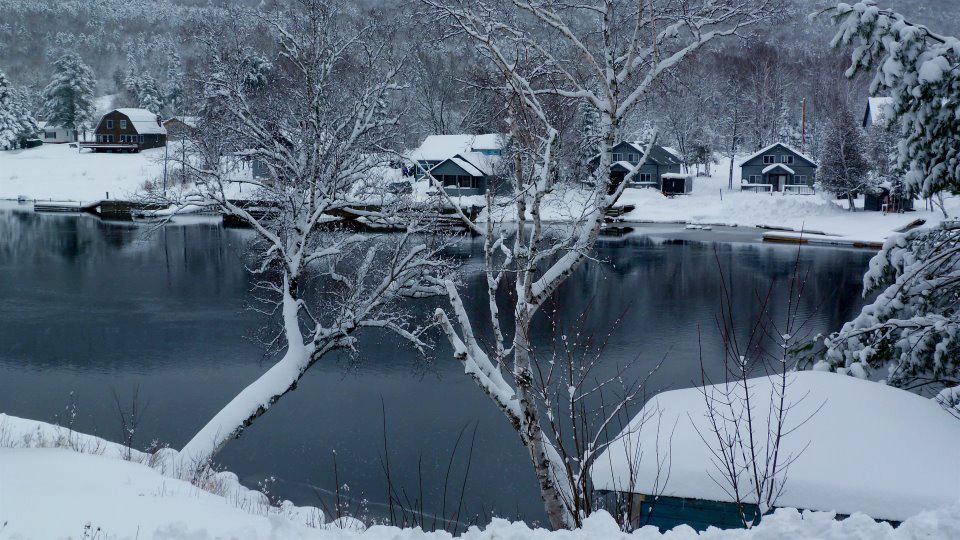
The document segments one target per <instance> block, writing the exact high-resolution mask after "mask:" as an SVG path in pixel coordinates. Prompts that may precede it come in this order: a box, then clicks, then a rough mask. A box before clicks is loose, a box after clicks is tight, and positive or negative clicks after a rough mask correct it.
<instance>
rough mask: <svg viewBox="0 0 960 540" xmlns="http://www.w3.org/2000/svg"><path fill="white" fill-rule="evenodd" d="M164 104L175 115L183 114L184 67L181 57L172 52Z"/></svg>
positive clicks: (168, 64)
mask: <svg viewBox="0 0 960 540" xmlns="http://www.w3.org/2000/svg"><path fill="white" fill-rule="evenodd" d="M166 78H167V80H166V86H165V88H164V102H165V103H166V105H167V109H169V110H170V112H172V113H173V114H182V113H183V66H182V64H181V61H180V55H178V54H177V53H176V52H173V51H171V52H170V54H169V55H168V57H167V73H166Z"/></svg>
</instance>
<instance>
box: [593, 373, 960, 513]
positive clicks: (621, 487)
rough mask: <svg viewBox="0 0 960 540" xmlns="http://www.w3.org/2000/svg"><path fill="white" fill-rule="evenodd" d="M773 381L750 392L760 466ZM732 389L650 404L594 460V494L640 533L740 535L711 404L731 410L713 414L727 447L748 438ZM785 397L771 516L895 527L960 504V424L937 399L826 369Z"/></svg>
mask: <svg viewBox="0 0 960 540" xmlns="http://www.w3.org/2000/svg"><path fill="white" fill-rule="evenodd" d="M773 380H774V379H772V378H768V377H760V378H756V379H750V380H749V382H748V385H747V386H748V387H749V388H750V398H751V407H750V410H752V411H753V426H754V440H757V441H761V443H760V444H761V446H760V447H759V448H758V449H757V452H758V453H759V454H760V455H761V460H762V459H763V457H762V456H763V455H764V454H765V452H766V450H767V449H768V447H767V446H766V444H767V443H766V441H767V425H768V423H767V422H768V420H771V421H776V418H777V417H776V413H771V411H772V410H776V408H777V407H778V406H779V394H778V391H779V388H780V386H779V385H777V384H775V383H774V382H773ZM730 384H731V386H730V387H726V388H725V387H724V385H723V384H719V385H714V386H707V387H703V388H687V389H683V390H672V391H668V392H663V393H660V394H658V395H656V396H654V397H653V398H652V399H651V400H650V401H648V402H647V403H646V404H645V405H644V407H643V408H642V410H641V411H640V412H639V414H637V416H636V417H635V418H634V419H633V420H631V422H630V423H629V424H628V425H627V427H625V428H624V429H623V430H622V432H621V433H620V434H619V435H618V436H617V438H615V439H614V440H613V442H612V443H611V444H610V446H608V447H607V448H606V449H605V450H604V452H603V453H602V454H601V455H600V456H599V457H598V458H597V460H596V461H595V462H594V464H593V466H592V467H591V479H592V481H593V484H594V487H595V488H596V489H597V490H599V491H602V492H606V493H611V494H616V495H617V497H618V499H619V501H620V503H621V504H623V505H624V509H625V510H627V511H629V516H630V519H631V521H632V524H633V526H634V527H642V526H645V525H654V526H656V527H659V528H660V529H661V530H668V529H671V528H673V527H675V526H677V525H681V524H687V525H689V526H691V527H693V528H694V529H697V530H705V529H706V528H708V527H710V526H715V527H721V528H732V527H743V521H742V519H741V514H740V510H741V506H740V505H738V503H737V501H736V499H735V498H734V497H733V496H732V495H731V494H732V493H733V490H732V489H731V487H730V481H729V480H728V478H729V476H728V475H727V474H726V473H725V472H724V471H723V470H721V469H720V467H723V466H724V464H723V461H722V460H721V461H719V462H718V461H717V457H716V456H717V455H719V453H720V448H719V443H718V441H717V437H716V435H715V434H714V432H713V431H712V429H713V424H712V423H711V422H710V420H709V417H708V413H709V412H710V408H709V407H708V406H707V398H706V397H705V395H706V396H711V395H713V396H715V397H716V400H720V401H723V400H724V399H727V398H726V396H727V395H729V396H731V400H732V403H733V404H734V405H733V408H732V410H731V408H730V407H729V406H724V405H722V404H718V405H717V407H718V408H714V409H713V410H714V412H715V413H716V414H718V415H719V418H720V419H718V421H717V426H719V429H720V430H721V433H726V434H727V435H729V436H730V437H734V436H735V435H736V434H737V433H738V431H737V430H738V429H739V430H740V431H739V433H740V437H741V438H742V439H743V440H746V438H747V437H748V435H749V431H748V428H747V427H746V419H745V416H744V415H745V414H746V413H745V405H744V402H745V394H744V390H743V384H737V383H730ZM728 389H729V390H730V391H729V392H726V393H725V390H728ZM785 396H786V402H785V405H784V409H785V410H787V414H786V420H785V429H784V432H785V433H787V434H786V435H785V436H783V437H782V439H781V444H780V446H779V455H780V458H781V461H780V462H779V463H780V466H783V465H784V464H786V463H788V464H789V465H788V466H787V467H786V468H785V470H784V472H782V473H781V474H780V475H779V478H780V479H785V484H784V485H783V489H782V491H781V493H780V495H779V497H778V498H777V499H776V501H775V502H774V506H775V507H780V508H787V507H789V508H796V509H799V510H815V511H825V512H836V513H837V515H838V516H849V515H852V514H854V513H857V512H862V513H864V514H866V515H868V516H870V517H871V518H874V519H878V520H885V521H889V522H894V523H898V522H902V521H903V520H905V519H907V518H908V517H911V516H913V515H916V514H918V513H919V512H921V511H923V510H926V509H930V508H937V507H940V506H944V505H948V504H951V503H955V502H956V501H957V499H958V498H960V460H957V459H956V452H955V449H957V448H960V422H958V421H957V419H956V418H954V417H953V416H952V415H951V414H950V413H948V412H947V411H946V410H944V409H943V408H942V407H941V406H940V405H938V404H937V402H936V401H935V400H933V399H929V398H925V397H921V396H918V395H916V394H914V393H912V392H909V391H906V390H901V389H899V388H894V387H891V386H886V385H883V384H880V383H876V382H872V381H867V380H863V379H858V378H856V377H852V376H848V375H841V374H837V373H830V372H824V371H801V372H795V373H790V374H788V376H787V387H786V391H785ZM771 400H773V401H774V402H775V403H771ZM736 418H739V419H740V420H741V421H740V422H739V427H738V426H737V425H735V424H734V423H733V422H734V420H733V419H736ZM769 450H771V451H772V450H773V448H772V447H769ZM738 456H742V454H738ZM738 459H740V461H739V462H738V463H740V464H742V463H743V458H742V457H741V458H738ZM759 465H760V466H761V467H763V466H765V465H766V461H761V463H760V464H759ZM740 475H741V476H740V477H739V481H738V483H739V485H740V487H741V489H742V490H744V491H748V490H749V487H748V486H749V480H748V478H747V475H748V472H747V471H746V470H741V472H740ZM741 502H743V501H741ZM742 509H743V511H744V514H745V515H746V516H747V519H748V520H749V519H750V518H752V517H756V518H757V519H759V518H760V516H759V512H758V508H757V506H756V505H754V504H743V505H742Z"/></svg>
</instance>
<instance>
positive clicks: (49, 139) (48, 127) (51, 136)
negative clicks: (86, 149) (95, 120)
mask: <svg viewBox="0 0 960 540" xmlns="http://www.w3.org/2000/svg"><path fill="white" fill-rule="evenodd" d="M37 126H38V127H39V128H40V130H41V131H42V132H43V133H42V134H41V135H40V139H41V140H43V142H44V144H62V143H71V142H77V132H76V131H74V130H72V129H70V128H65V127H63V126H58V125H55V124H51V123H49V122H37Z"/></svg>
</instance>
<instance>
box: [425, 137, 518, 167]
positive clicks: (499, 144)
mask: <svg viewBox="0 0 960 540" xmlns="http://www.w3.org/2000/svg"><path fill="white" fill-rule="evenodd" d="M504 140H505V136H504V135H501V134H499V133H486V134H483V135H430V136H428V137H427V138H426V139H424V140H423V142H422V143H421V144H420V146H419V147H417V148H416V149H415V150H414V151H412V152H410V154H409V156H408V157H409V158H410V159H412V160H414V161H440V160H444V159H447V158H450V157H453V156H455V155H457V154H465V153H470V152H475V151H479V150H502V149H503V141H504Z"/></svg>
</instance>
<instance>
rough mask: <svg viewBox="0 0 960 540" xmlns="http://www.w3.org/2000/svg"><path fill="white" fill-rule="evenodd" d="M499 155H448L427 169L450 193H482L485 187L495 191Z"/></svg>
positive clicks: (474, 153)
mask: <svg viewBox="0 0 960 540" xmlns="http://www.w3.org/2000/svg"><path fill="white" fill-rule="evenodd" d="M499 163H500V159H499V157H494V156H488V155H485V154H481V153H479V152H466V153H463V154H457V155H455V156H453V157H449V158H447V159H445V160H443V161H441V162H439V163H437V164H436V165H434V166H433V167H431V168H430V170H429V171H428V172H429V173H430V175H431V176H433V177H434V178H436V179H437V180H438V181H439V182H440V183H442V184H443V189H444V190H445V191H446V192H447V193H449V194H451V195H483V194H484V193H486V192H487V187H490V188H491V189H492V190H493V191H496V189H497V186H496V176H497V175H496V172H495V169H496V167H497V165H498V164H499Z"/></svg>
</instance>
